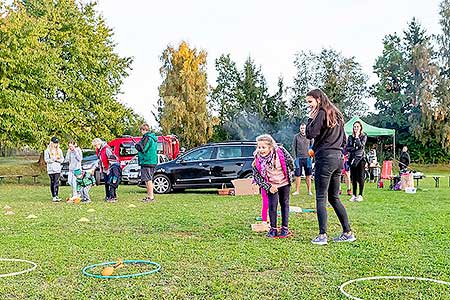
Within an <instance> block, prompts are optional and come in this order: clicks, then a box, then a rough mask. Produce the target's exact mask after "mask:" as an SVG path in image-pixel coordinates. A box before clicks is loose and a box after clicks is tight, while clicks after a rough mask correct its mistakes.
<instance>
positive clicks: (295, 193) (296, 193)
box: [292, 192, 300, 196]
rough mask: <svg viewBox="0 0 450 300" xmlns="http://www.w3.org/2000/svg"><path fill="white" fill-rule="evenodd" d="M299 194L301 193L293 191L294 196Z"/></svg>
mask: <svg viewBox="0 0 450 300" xmlns="http://www.w3.org/2000/svg"><path fill="white" fill-rule="evenodd" d="M299 194H300V193H299V192H293V193H292V195H293V196H297V195H299Z"/></svg>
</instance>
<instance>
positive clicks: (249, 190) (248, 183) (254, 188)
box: [231, 178, 259, 196]
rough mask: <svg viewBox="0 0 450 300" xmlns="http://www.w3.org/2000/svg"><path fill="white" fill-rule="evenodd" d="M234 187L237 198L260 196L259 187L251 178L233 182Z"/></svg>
mask: <svg viewBox="0 0 450 300" xmlns="http://www.w3.org/2000/svg"><path fill="white" fill-rule="evenodd" d="M231 183H232V184H233V185H234V194H235V195H236V196H242V195H258V194H259V186H258V185H256V184H253V183H252V179H251V178H244V179H235V180H231Z"/></svg>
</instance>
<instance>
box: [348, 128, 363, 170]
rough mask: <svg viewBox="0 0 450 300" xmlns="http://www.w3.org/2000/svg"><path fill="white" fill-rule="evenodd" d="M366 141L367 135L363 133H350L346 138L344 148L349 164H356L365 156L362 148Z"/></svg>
mask: <svg viewBox="0 0 450 300" xmlns="http://www.w3.org/2000/svg"><path fill="white" fill-rule="evenodd" d="M366 142H367V135H365V134H364V133H363V134H361V135H360V136H359V137H354V136H353V135H350V136H349V137H348V140H347V146H346V147H345V149H346V150H347V152H348V161H349V163H350V165H351V166H356V165H357V164H358V163H359V162H360V161H361V160H362V159H364V158H365V157H366V153H365V151H364V148H365V146H366Z"/></svg>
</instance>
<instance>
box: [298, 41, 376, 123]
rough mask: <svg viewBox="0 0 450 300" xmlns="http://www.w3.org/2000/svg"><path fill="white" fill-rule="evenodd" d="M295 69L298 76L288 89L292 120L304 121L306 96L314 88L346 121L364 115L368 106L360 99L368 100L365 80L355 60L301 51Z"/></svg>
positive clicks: (330, 52)
mask: <svg viewBox="0 0 450 300" xmlns="http://www.w3.org/2000/svg"><path fill="white" fill-rule="evenodd" d="M294 65H295V67H296V68H297V74H296V76H295V78H294V86H293V87H292V88H291V91H292V97H291V103H290V107H291V110H290V111H291V117H292V119H297V120H299V119H303V118H305V117H306V105H305V104H304V99H305V95H306V93H307V92H308V91H310V90H312V89H315V88H320V89H322V90H323V91H324V92H325V93H326V94H327V95H328V97H329V98H330V99H331V101H332V102H333V103H334V104H336V105H337V106H338V107H339V108H340V109H341V111H342V112H343V114H344V117H345V118H346V119H348V118H351V117H353V116H354V115H360V116H361V115H364V114H365V113H366V111H367V109H368V106H367V104H365V103H364V101H363V99H364V98H365V97H366V96H367V86H366V82H367V79H368V77H367V75H365V74H364V73H363V71H362V69H361V66H360V65H359V63H357V62H356V60H355V58H353V57H350V58H346V57H344V56H342V54H340V53H339V52H337V51H335V50H333V49H323V50H322V51H321V52H320V53H314V52H311V51H310V52H304V51H301V52H299V53H297V54H296V56H295V61H294ZM298 116H300V118H299V117H298Z"/></svg>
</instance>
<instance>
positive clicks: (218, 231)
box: [0, 176, 450, 300]
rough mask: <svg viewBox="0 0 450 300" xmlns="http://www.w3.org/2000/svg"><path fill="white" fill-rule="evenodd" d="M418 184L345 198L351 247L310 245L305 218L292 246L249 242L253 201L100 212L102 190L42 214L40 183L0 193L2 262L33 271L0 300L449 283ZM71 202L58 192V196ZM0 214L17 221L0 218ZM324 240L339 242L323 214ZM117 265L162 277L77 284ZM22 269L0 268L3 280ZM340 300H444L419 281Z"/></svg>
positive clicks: (299, 218) (130, 189)
mask: <svg viewBox="0 0 450 300" xmlns="http://www.w3.org/2000/svg"><path fill="white" fill-rule="evenodd" d="M303 184H304V183H303ZM420 185H421V187H422V189H423V190H419V191H418V192H417V193H416V194H406V193H404V192H400V191H397V192H394V191H390V190H388V189H381V190H380V189H376V188H375V186H374V184H368V185H367V189H366V192H365V199H366V200H365V201H364V202H361V203H350V202H348V201H347V196H345V197H344V203H345V205H346V207H347V210H348V214H349V217H350V221H351V223H352V227H353V229H354V231H355V233H356V236H357V238H358V240H357V241H356V242H355V243H352V244H333V243H330V244H329V245H328V246H325V247H320V246H315V245H312V244H311V243H310V240H311V238H313V237H314V236H315V235H316V234H317V231H318V225H317V220H316V215H315V214H312V213H308V214H291V215H290V229H291V230H292V231H293V233H294V237H293V238H291V239H285V240H270V239H267V238H265V237H264V234H258V233H254V232H252V231H251V230H250V224H252V223H254V222H255V221H254V220H255V217H257V216H258V215H259V211H260V198H259V197H258V196H242V197H231V196H218V195H216V194H214V193H211V192H208V191H197V192H195V191H190V192H186V193H181V194H169V195H160V196H158V197H157V200H156V201H155V202H154V203H149V204H144V203H140V202H139V201H138V200H139V199H141V198H143V197H144V190H143V189H141V188H138V187H135V186H121V187H120V189H119V198H120V200H119V202H118V203H116V204H108V203H104V202H103V201H101V199H102V198H103V187H102V186H101V187H95V188H93V190H92V192H91V197H92V198H93V200H94V202H93V203H91V204H87V205H75V204H66V203H51V202H50V195H49V188H48V186H47V185H46V177H45V176H43V177H42V178H41V180H40V183H39V184H29V185H15V184H0V212H1V215H0V237H1V242H0V257H3V258H22V259H27V260H32V261H34V262H36V263H38V268H37V269H36V270H35V271H33V272H31V273H28V274H22V275H19V276H16V277H9V278H0V299H345V297H344V296H342V295H341V294H340V292H339V290H338V287H339V286H340V285H341V284H342V283H344V282H345V281H347V280H350V279H353V278H358V277H367V276H377V275H404V276H417V277H430V278H435V279H440V280H445V281H450V264H449V262H450V261H449V257H450V250H449V249H450V247H449V246H450V233H449V228H450V219H449V215H450V197H449V194H450V188H449V187H448V183H445V184H443V183H441V187H440V188H438V189H436V188H434V182H433V180H432V179H431V178H427V179H425V180H423V181H422V182H421V184H420ZM303 187H304V185H303ZM68 195H69V187H61V192H60V196H68ZM129 204H135V205H136V206H137V207H136V208H128V205H129ZM5 205H9V206H11V207H12V209H13V211H14V212H15V215H12V216H6V215H4V214H3V213H4V209H3V207H4V206H5ZM291 205H296V206H300V207H303V208H311V207H314V199H313V198H312V197H308V196H306V195H305V193H304V190H303V191H302V193H301V195H300V196H295V197H292V198H291ZM89 208H94V209H95V212H87V210H88V209H89ZM29 214H34V215H36V216H38V218H37V219H26V218H25V217H26V216H27V215H29ZM81 217H87V218H88V219H89V220H90V222H89V223H79V222H77V220H79V219H80V218H81ZM328 231H329V234H330V235H331V236H334V235H336V234H338V233H339V232H340V226H339V223H338V220H337V218H336V217H335V215H334V213H332V212H331V211H330V218H329V230H328ZM120 258H121V259H149V260H152V261H155V262H158V263H160V264H161V266H162V270H161V272H159V273H157V274H155V275H150V276H146V277H139V278H133V279H118V280H99V279H94V278H88V277H86V276H84V275H82V273H81V270H82V269H83V267H85V266H86V265H88V264H93V263H100V262H106V261H115V260H117V259H120ZM26 267H27V266H26V265H23V264H18V265H11V264H6V263H1V262H0V274H1V273H5V272H12V271H17V270H19V269H20V268H26ZM124 271H125V270H123V269H122V270H121V271H120V272H121V273H123V272H124ZM347 291H349V292H351V293H352V294H354V295H355V296H357V297H360V298H364V299H395V300H399V299H450V287H448V286H440V285H436V284H428V283H420V282H401V281H386V280H382V281H379V282H376V283H364V282H361V283H355V284H354V285H350V286H348V287H347Z"/></svg>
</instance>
